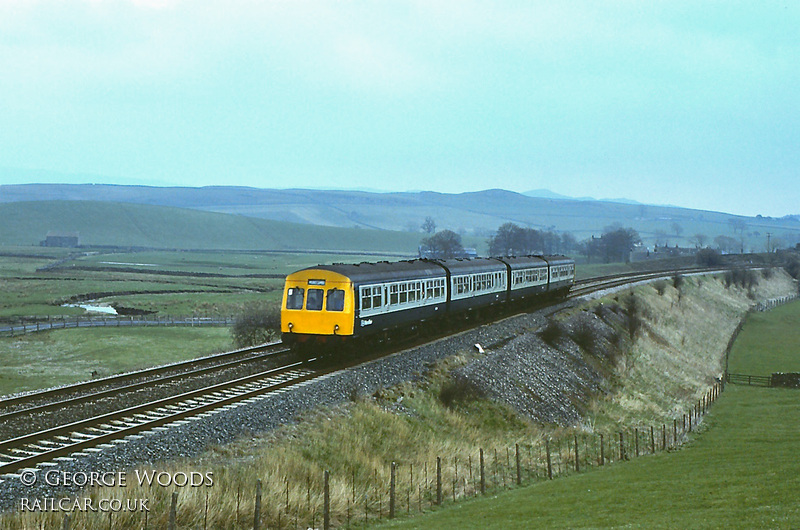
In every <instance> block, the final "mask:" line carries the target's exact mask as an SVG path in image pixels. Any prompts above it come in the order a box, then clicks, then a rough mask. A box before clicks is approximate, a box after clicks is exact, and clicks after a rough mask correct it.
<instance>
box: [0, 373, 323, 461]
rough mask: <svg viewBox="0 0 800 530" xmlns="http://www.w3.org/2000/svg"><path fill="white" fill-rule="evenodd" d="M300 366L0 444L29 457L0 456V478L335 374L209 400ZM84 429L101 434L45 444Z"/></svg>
mask: <svg viewBox="0 0 800 530" xmlns="http://www.w3.org/2000/svg"><path fill="white" fill-rule="evenodd" d="M304 364H307V363H306V362H302V361H300V362H296V363H292V364H289V365H286V366H282V367H280V368H274V369H272V370H267V371H265V372H261V373H259V374H254V375H251V376H247V377H243V378H239V379H236V380H234V381H228V382H226V383H220V384H217V385H213V386H210V387H207V388H204V389H200V390H193V391H191V392H186V393H184V394H180V395H177V396H172V397H169V398H164V399H160V400H157V401H153V402H150V403H146V404H144V405H137V406H134V407H129V408H126V409H123V410H119V411H116V412H111V413H108V414H102V415H100V416H96V417H94V418H88V419H85V420H80V421H76V422H73V423H69V424H67V425H62V426H59V427H54V428H51V429H46V430H44V431H40V432H36V433H31V434H27V435H24V436H20V437H17V438H14V439H11V440H6V441H3V442H0V451H4V453H6V452H8V451H15V452H18V453H19V452H23V453H28V454H30V456H24V457H17V456H14V455H8V454H0V457H2V458H3V459H6V460H11V461H10V462H6V463H3V464H1V465H0V475H5V474H8V473H13V472H14V471H16V470H19V469H23V468H26V467H30V466H33V465H35V464H38V463H40V462H46V461H49V460H52V459H54V458H56V457H59V456H65V455H68V454H72V453H75V452H77V451H79V450H81V449H84V448H86V447H93V446H96V445H99V444H101V443H105V442H108V441H111V440H114V439H119V438H124V437H125V436H129V435H131V434H136V433H137V432H141V431H145V430H149V429H152V428H154V427H159V426H162V425H164V424H167V423H172V422H174V421H177V420H180V419H184V418H187V417H191V416H195V415H198V414H201V413H203V412H208V411H210V410H214V409H217V408H220V407H224V406H226V405H230V404H233V403H236V402H239V401H244V400H246V399H250V398H252V397H255V396H258V395H261V394H265V393H268V392H274V391H275V390H278V389H281V388H285V387H288V386H293V385H296V384H299V383H302V382H304V381H308V380H311V379H315V378H317V377H320V376H322V375H325V374H326V373H330V372H332V371H334V370H335V369H329V370H322V371H314V370H308V371H306V372H305V373H298V374H296V375H294V376H293V377H292V378H291V379H288V380H285V381H280V382H277V383H273V384H270V385H268V386H266V387H262V388H257V389H254V390H246V391H243V392H241V393H238V394H236V395H234V396H227V397H223V398H214V397H213V396H212V395H213V394H214V393H217V392H222V391H225V390H233V389H234V388H235V387H240V386H243V385H247V384H252V383H255V382H257V381H259V380H263V379H266V378H270V377H276V376H280V375H286V374H289V373H291V372H292V371H295V370H297V369H298V368H300V367H301V366H302V365H304ZM209 396H212V398H213V401H211V402H208V403H202V404H200V405H198V406H191V407H189V408H187V409H185V410H180V411H178V412H174V413H172V414H167V415H162V416H160V417H158V418H152V419H149V420H147V421H144V422H141V423H138V424H135V425H128V426H126V427H124V428H120V429H118V430H111V428H109V427H105V428H104V425H105V424H108V423H109V422H114V421H115V420H116V421H119V420H123V419H127V418H130V417H134V416H137V415H138V416H139V418H141V416H143V415H144V416H146V414H147V413H150V414H161V413H160V412H159V410H160V409H164V408H170V407H177V406H180V405H181V404H183V403H186V402H190V401H191V400H197V399H201V398H209ZM129 421H130V420H129ZM86 429H93V430H97V431H100V432H101V433H102V434H98V435H92V436H91V438H86V439H84V440H80V441H77V442H76V441H74V440H71V439H70V441H71V442H72V443H65V442H63V441H62V442H48V440H50V439H51V438H54V437H58V436H63V435H66V434H72V435H75V434H76V433H79V432H80V431H81V430H86ZM109 431H110V432H109ZM52 443H55V444H59V445H61V446H60V447H57V448H54V449H49V450H44V451H42V450H40V449H38V450H37V449H31V445H37V444H41V445H49V444H52Z"/></svg>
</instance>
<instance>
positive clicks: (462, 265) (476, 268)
mask: <svg viewBox="0 0 800 530" xmlns="http://www.w3.org/2000/svg"><path fill="white" fill-rule="evenodd" d="M437 261H438V262H439V263H441V264H442V265H443V266H445V267H447V268H448V269H449V270H450V272H451V273H452V274H475V273H480V272H503V271H505V270H506V265H505V263H502V262H501V261H500V260H498V259H495V258H472V259H468V258H464V259H460V258H459V259H444V260H437Z"/></svg>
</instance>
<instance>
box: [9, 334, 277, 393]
mask: <svg viewBox="0 0 800 530" xmlns="http://www.w3.org/2000/svg"><path fill="white" fill-rule="evenodd" d="M280 346H282V344H281V342H280V341H277V342H270V343H267V344H261V345H258V346H253V347H250V348H242V349H240V350H233V351H229V352H224V353H218V354H214V355H208V356H206V357H200V358H197V359H189V360H188V361H181V362H177V363H172V364H166V365H162V366H154V367H152V368H144V369H142V370H135V371H133V372H127V373H124V374H118V375H111V376H108V377H103V378H100V379H92V380H91V381H82V382H80V383H73V384H71V385H65V386H60V387H56V388H50V389H46V390H39V391H36V392H30V393H28V394H22V395H19V396H14V397H9V398H4V399H0V408H5V407H11V406H14V405H19V404H20V403H26V402H29V401H35V400H37V399H45V398H50V397H53V396H58V395H62V394H69V393H71V392H80V391H83V390H89V389H92V388H97V387H100V386H105V385H110V384H115V383H121V382H124V381H129V380H131V379H136V378H138V377H151V376H153V375H158V374H160V373H165V372H169V371H172V370H185V369H191V368H193V367H197V366H202V365H203V364H208V363H210V362H216V361H220V360H224V359H228V358H231V357H235V356H239V355H246V354H248V353H254V352H258V351H262V350H265V349H268V348H273V347H280Z"/></svg>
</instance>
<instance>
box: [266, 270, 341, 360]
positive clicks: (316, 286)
mask: <svg viewBox="0 0 800 530" xmlns="http://www.w3.org/2000/svg"><path fill="white" fill-rule="evenodd" d="M354 322H355V296H354V289H353V283H352V282H351V281H350V279H349V278H347V277H346V276H343V275H341V274H338V273H336V272H332V271H327V270H323V269H313V268H312V269H305V270H302V271H298V272H295V273H293V274H290V275H289V276H287V277H286V284H285V286H284V289H283V300H282V302H281V333H282V336H283V342H284V343H285V344H288V345H293V344H296V343H302V342H307V341H309V340H312V341H317V342H327V341H328V340H330V341H336V340H339V339H344V338H346V337H351V336H352V335H353V326H354Z"/></svg>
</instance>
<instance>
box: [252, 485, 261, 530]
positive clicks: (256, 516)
mask: <svg viewBox="0 0 800 530" xmlns="http://www.w3.org/2000/svg"><path fill="white" fill-rule="evenodd" d="M260 527H261V479H258V480H256V509H255V510H254V512H253V530H258V529H259V528H260Z"/></svg>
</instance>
